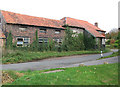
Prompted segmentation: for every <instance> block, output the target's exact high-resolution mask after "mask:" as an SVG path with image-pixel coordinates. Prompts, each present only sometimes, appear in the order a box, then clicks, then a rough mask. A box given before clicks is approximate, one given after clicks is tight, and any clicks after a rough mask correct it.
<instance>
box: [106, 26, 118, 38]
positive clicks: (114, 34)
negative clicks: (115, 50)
mask: <svg viewBox="0 0 120 87" xmlns="http://www.w3.org/2000/svg"><path fill="white" fill-rule="evenodd" d="M118 32H119V31H118V29H116V28H114V29H112V30H111V31H110V32H108V33H106V39H114V40H117V37H118Z"/></svg>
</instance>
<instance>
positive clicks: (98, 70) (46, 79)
mask: <svg viewBox="0 0 120 87" xmlns="http://www.w3.org/2000/svg"><path fill="white" fill-rule="evenodd" d="M59 69H60V68H59ZM50 70H55V69H50ZM45 71H46V70H42V71H30V70H29V71H19V73H24V76H22V77H19V78H17V79H16V80H15V81H14V82H12V83H7V85H118V63H114V64H103V65H93V66H81V67H72V68H64V71H61V72H56V73H42V72H45ZM47 71H49V70H47Z"/></svg>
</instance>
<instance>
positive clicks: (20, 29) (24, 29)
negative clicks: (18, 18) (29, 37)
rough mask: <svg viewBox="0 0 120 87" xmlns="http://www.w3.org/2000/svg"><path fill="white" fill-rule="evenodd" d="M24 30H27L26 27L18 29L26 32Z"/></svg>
mask: <svg viewBox="0 0 120 87" xmlns="http://www.w3.org/2000/svg"><path fill="white" fill-rule="evenodd" d="M26 29H27V28H26V27H21V28H19V30H20V31H26Z"/></svg>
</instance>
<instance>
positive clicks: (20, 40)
mask: <svg viewBox="0 0 120 87" xmlns="http://www.w3.org/2000/svg"><path fill="white" fill-rule="evenodd" d="M17 46H23V38H17Z"/></svg>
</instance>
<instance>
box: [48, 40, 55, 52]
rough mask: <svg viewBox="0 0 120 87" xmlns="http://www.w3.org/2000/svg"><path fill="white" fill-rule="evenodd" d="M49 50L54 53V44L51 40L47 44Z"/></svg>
mask: <svg viewBox="0 0 120 87" xmlns="http://www.w3.org/2000/svg"><path fill="white" fill-rule="evenodd" d="M48 46H49V48H48V49H49V50H50V51H55V42H54V41H53V40H52V39H51V40H50V42H49V45H48Z"/></svg>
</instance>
